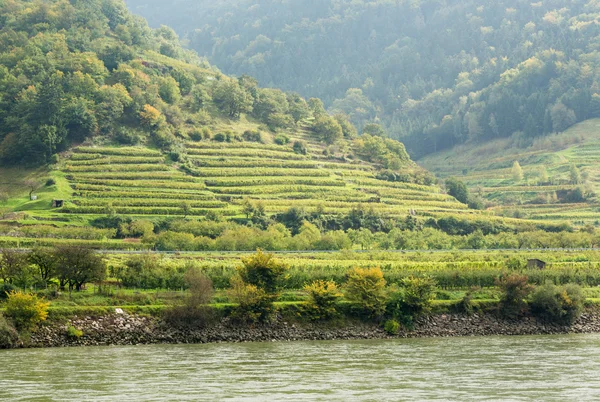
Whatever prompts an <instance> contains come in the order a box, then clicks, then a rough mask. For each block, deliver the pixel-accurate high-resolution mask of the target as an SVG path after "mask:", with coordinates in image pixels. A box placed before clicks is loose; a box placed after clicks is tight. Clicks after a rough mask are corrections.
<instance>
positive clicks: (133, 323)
mask: <svg viewBox="0 0 600 402" xmlns="http://www.w3.org/2000/svg"><path fill="white" fill-rule="evenodd" d="M72 328H81V329H80V330H79V331H81V332H82V333H83V334H82V335H80V336H77V335H73V330H72ZM572 333H581V334H582V333H600V312H599V311H598V309H597V308H588V309H586V310H585V312H584V313H583V314H582V315H581V317H579V318H578V320H577V321H576V322H575V323H573V325H561V324H556V323H548V322H544V321H540V320H538V319H536V318H534V317H524V318H522V319H519V320H507V319H503V318H501V317H499V316H497V315H495V314H492V313H474V314H472V315H466V314H458V313H436V314H432V315H429V316H426V317H422V318H419V319H418V320H417V321H416V322H415V326H414V328H413V329H412V330H407V329H400V330H399V332H398V333H397V334H390V333H388V332H386V331H385V329H384V328H382V327H381V325H378V324H377V323H374V322H364V321H360V320H356V319H348V320H338V321H333V322H329V323H323V322H311V321H303V322H298V321H292V320H286V319H285V318H283V317H280V318H279V319H277V320H276V321H275V322H273V323H270V324H260V325H242V326H240V325H234V324H232V323H231V322H230V321H228V320H223V321H221V322H218V323H215V324H214V325H211V326H209V327H205V328H189V327H172V326H169V325H166V323H165V322H164V321H162V320H160V319H159V318H157V317H152V316H148V315H144V314H141V315H140V314H128V313H125V314H115V313H112V314H108V315H103V316H97V317H92V316H75V317H72V318H70V319H68V320H66V321H63V322H58V321H57V322H53V323H51V324H50V325H44V326H42V327H40V328H39V329H38V330H37V331H36V332H35V333H33V334H31V337H30V338H29V340H28V343H27V344H25V345H19V347H33V348H40V347H76V346H128V345H131V346H133V345H150V344H165V343H169V344H190V343H194V344H202V343H220V342H230V343H239V342H291V341H313V340H361V339H363V340H366V339H402V338H428V337H458V336H497V335H511V336H513V335H514V336H516V335H557V334H572Z"/></svg>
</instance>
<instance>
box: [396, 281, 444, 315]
mask: <svg viewBox="0 0 600 402" xmlns="http://www.w3.org/2000/svg"><path fill="white" fill-rule="evenodd" d="M401 285H402V287H403V290H404V292H403V297H402V310H403V312H404V313H405V314H408V315H410V316H411V317H413V318H415V317H418V316H420V315H423V314H426V313H428V312H429V311H430V310H431V301H432V300H433V297H434V295H435V288H436V285H437V284H436V282H435V280H433V279H432V278H430V277H422V278H415V277H412V276H411V277H408V278H404V279H402V282H401Z"/></svg>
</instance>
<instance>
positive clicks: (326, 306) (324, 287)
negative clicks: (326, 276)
mask: <svg viewBox="0 0 600 402" xmlns="http://www.w3.org/2000/svg"><path fill="white" fill-rule="evenodd" d="M304 291H305V292H306V294H307V295H308V301H307V303H306V309H307V313H308V314H309V315H310V317H311V318H313V319H316V320H321V319H328V318H332V317H334V316H335V315H336V314H337V310H336V305H337V302H338V301H339V299H340V298H341V297H342V296H343V295H342V293H341V292H340V291H339V289H338V287H337V285H336V283H335V282H333V281H322V280H318V281H314V282H313V283H311V284H310V285H305V286H304Z"/></svg>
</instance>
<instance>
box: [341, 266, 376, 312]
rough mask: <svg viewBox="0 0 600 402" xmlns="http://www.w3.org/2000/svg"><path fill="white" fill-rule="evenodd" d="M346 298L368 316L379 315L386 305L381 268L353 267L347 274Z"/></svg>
mask: <svg viewBox="0 0 600 402" xmlns="http://www.w3.org/2000/svg"><path fill="white" fill-rule="evenodd" d="M345 294H346V298H347V299H348V300H349V301H351V302H352V303H354V304H355V305H357V306H358V307H360V309H361V310H362V311H363V313H365V314H367V315H368V316H370V317H379V316H381V315H382V314H383V312H384V311H385V307H386V294H385V279H384V278H383V272H382V271H381V268H379V267H377V268H358V267H357V268H354V269H352V270H351V271H350V272H348V274H347V281H346V292H345Z"/></svg>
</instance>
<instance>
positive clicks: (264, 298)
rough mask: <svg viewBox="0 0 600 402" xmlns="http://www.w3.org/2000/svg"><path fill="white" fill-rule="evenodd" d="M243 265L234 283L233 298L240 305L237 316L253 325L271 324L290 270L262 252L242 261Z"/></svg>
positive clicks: (231, 294)
mask: <svg viewBox="0 0 600 402" xmlns="http://www.w3.org/2000/svg"><path fill="white" fill-rule="evenodd" d="M242 264H243V266H242V267H240V268H238V275H236V276H234V277H233V278H232V279H231V281H230V282H231V283H230V284H231V289H230V290H229V295H230V297H231V298H232V299H233V300H234V301H236V302H237V303H238V304H239V306H238V308H237V314H236V315H238V316H239V317H240V318H243V319H246V320H250V321H262V322H265V321H268V320H270V318H271V317H272V315H273V311H274V307H273V303H274V301H275V300H277V297H278V291H279V289H280V286H281V279H282V278H283V275H284V273H285V271H286V270H287V266H286V265H285V264H283V263H281V262H279V261H278V260H276V259H275V257H274V255H273V254H265V253H263V252H262V251H261V250H258V251H257V252H256V254H253V255H251V256H250V257H246V258H242Z"/></svg>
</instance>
